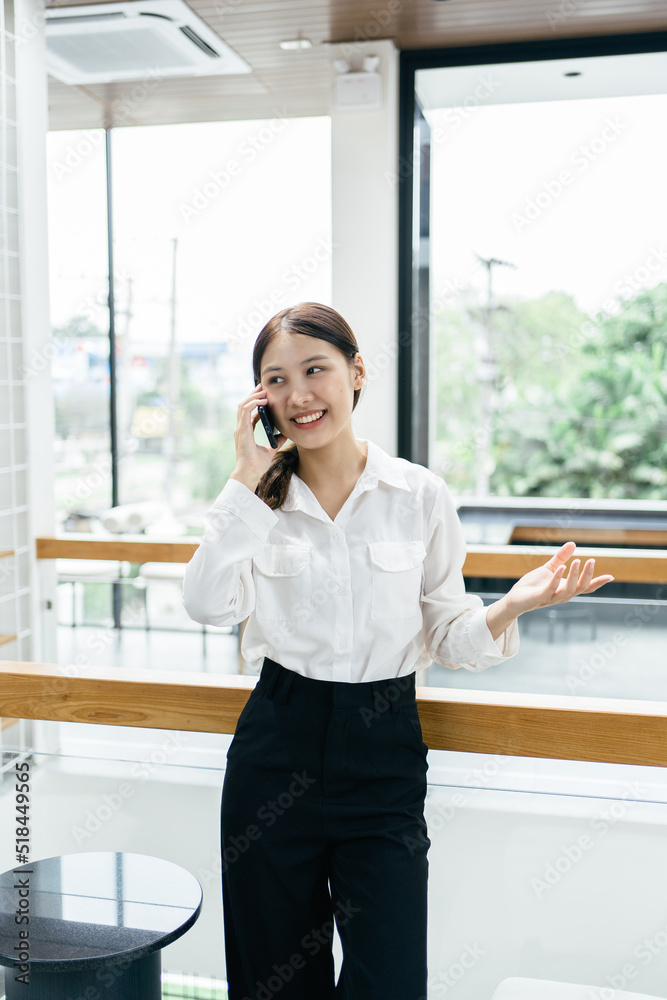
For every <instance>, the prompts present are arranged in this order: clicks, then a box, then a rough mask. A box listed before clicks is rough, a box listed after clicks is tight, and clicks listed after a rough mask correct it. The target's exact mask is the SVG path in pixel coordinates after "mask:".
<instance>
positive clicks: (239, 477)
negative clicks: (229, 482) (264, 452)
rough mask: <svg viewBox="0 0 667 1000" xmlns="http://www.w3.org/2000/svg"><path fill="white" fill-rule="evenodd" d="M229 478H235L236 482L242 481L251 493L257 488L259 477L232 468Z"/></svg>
mask: <svg viewBox="0 0 667 1000" xmlns="http://www.w3.org/2000/svg"><path fill="white" fill-rule="evenodd" d="M229 478H230V479H235V480H236V482H237V483H243V485H244V486H247V487H248V489H249V490H250V491H251V492H252V493H254V492H255V490H256V489H257V483H258V482H259V479H257V478H255V477H254V476H250V475H248V474H247V473H244V472H239V471H238V470H237V469H234V471H233V472H232V474H231V475H230V477H229Z"/></svg>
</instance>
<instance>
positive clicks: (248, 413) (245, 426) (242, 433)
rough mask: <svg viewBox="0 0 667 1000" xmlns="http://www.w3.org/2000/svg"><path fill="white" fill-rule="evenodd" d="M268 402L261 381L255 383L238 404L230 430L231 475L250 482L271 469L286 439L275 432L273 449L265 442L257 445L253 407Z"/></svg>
mask: <svg viewBox="0 0 667 1000" xmlns="http://www.w3.org/2000/svg"><path fill="white" fill-rule="evenodd" d="M268 405H269V401H268V399H267V398H266V392H265V390H264V389H263V388H262V383H261V382H260V383H259V384H258V385H256V386H255V388H254V389H253V391H252V392H251V393H250V395H249V396H248V397H247V398H246V399H244V400H243V402H242V403H239V408H238V419H237V422H236V429H235V431H234V443H235V445H236V468H235V469H234V473H233V475H234V478H238V479H243V480H246V481H254V482H255V484H257V483H258V482H259V481H260V479H261V478H262V476H263V475H264V474H265V473H266V472H268V470H269V469H270V468H271V466H272V465H273V463H274V461H275V460H276V456H277V455H278V453H279V450H280V448H281V447H282V445H284V444H285V442H286V441H287V440H288V438H286V437H285V435H284V434H276V435H275V438H276V442H277V444H278V447H277V448H271V447H270V446H269V444H268V441H267V443H266V445H260V444H257V442H256V441H255V433H254V432H255V424H256V423H257V421H258V420H259V419H260V416H259V410H258V409H257V407H258V406H268Z"/></svg>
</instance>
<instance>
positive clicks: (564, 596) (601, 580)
mask: <svg viewBox="0 0 667 1000" xmlns="http://www.w3.org/2000/svg"><path fill="white" fill-rule="evenodd" d="M580 564H581V560H580V559H573V560H572V563H571V565H570V570H569V573H568V575H567V578H566V582H565V586H564V587H563V589H562V590H561V591H560V592H559V593H558V599H559V602H560V603H565V602H566V601H569V600H571V599H572V598H573V597H579V596H580V595H581V594H592V593H593V592H594V591H595V590H598V589H599V588H600V587H603V586H604V585H605V584H606V583H611V581H612V580H613V579H614V577H613V576H611V574H609V573H607V574H605V575H604V576H596V577H595V579H594V578H593V573H594V572H595V559H588V560H587V561H586V563H585V565H584V569H583V572H582V573H581V576H579V575H578V574H579V567H580ZM554 575H555V574H554ZM559 580H560V577H559Z"/></svg>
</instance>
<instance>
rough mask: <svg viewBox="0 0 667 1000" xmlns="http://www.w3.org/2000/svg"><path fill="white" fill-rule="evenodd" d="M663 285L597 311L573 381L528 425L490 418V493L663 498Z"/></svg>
mask: <svg viewBox="0 0 667 1000" xmlns="http://www.w3.org/2000/svg"><path fill="white" fill-rule="evenodd" d="M666 348H667V284H664V283H663V284H662V285H658V286H657V287H656V288H653V289H650V290H646V291H643V292H640V293H639V294H638V295H637V296H636V297H635V298H633V299H629V300H624V301H622V302H620V303H619V304H618V310H617V311H616V312H615V313H613V314H606V313H599V314H598V315H597V316H596V317H595V319H594V321H593V322H592V323H591V324H590V325H589V329H588V335H587V337H586V339H585V341H584V343H583V344H582V346H581V362H580V366H578V367H576V369H575V375H576V377H575V378H572V379H570V380H569V381H568V382H566V383H563V384H561V385H558V386H556V387H555V389H553V390H551V391H550V392H549V393H548V395H547V396H546V398H545V400H544V404H543V405H541V406H539V407H534V408H533V412H532V415H531V418H530V419H527V417H528V414H527V412H526V410H525V409H524V410H523V411H521V410H520V409H508V410H507V411H506V412H504V413H498V415H497V427H496V442H497V444H496V469H495V472H494V476H493V478H492V488H493V490H494V492H497V493H499V494H504V495H507V494H512V495H517V496H569V497H594V498H595V497H597V498H604V497H606V498H610V499H641V500H659V499H665V497H667V473H666V472H665V468H666V467H667V373H666V371H665V350H666Z"/></svg>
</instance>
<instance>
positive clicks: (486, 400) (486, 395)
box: [475, 254, 516, 497]
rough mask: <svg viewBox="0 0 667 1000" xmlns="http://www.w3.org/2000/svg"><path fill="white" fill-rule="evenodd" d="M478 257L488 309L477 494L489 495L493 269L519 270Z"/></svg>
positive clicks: (494, 375)
mask: <svg viewBox="0 0 667 1000" xmlns="http://www.w3.org/2000/svg"><path fill="white" fill-rule="evenodd" d="M476 257H477V259H478V260H479V261H480V263H482V264H483V265H484V267H485V268H486V272H487V285H486V309H485V317H484V344H483V350H482V357H481V360H480V363H479V365H478V367H477V378H478V381H479V383H480V385H481V387H482V405H481V410H480V422H479V427H478V429H477V435H476V449H475V470H476V480H475V496H477V497H486V496H488V495H489V478H490V475H491V465H492V458H491V448H492V445H493V436H492V433H491V421H492V419H493V411H494V406H495V390H496V386H497V383H498V362H497V359H496V355H495V351H494V343H493V339H494V338H493V319H492V312H493V309H494V308H495V307H494V305H493V290H492V276H493V268H494V267H496V266H499V267H512V268H515V269H516V264H511V263H510V262H509V261H507V260H498V259H497V258H496V257H486V258H485V257H480V256H479V254H476Z"/></svg>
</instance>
